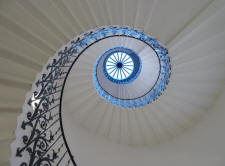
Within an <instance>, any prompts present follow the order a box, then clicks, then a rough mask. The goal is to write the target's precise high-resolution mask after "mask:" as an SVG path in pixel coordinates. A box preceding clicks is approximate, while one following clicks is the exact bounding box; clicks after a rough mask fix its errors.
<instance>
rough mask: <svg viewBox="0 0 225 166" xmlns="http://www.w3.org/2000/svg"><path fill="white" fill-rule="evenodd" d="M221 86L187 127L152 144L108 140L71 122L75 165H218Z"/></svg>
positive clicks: (224, 107)
mask: <svg viewBox="0 0 225 166" xmlns="http://www.w3.org/2000/svg"><path fill="white" fill-rule="evenodd" d="M224 101H225V89H224V91H223V93H222V95H221V96H220V97H219V99H218V100H217V102H216V103H215V105H214V106H213V107H212V109H211V110H210V111H209V112H208V113H207V114H206V115H205V116H204V117H203V119H202V120H201V121H200V122H199V124H197V125H196V126H195V127H194V128H192V129H191V130H190V131H187V132H185V133H184V134H183V135H181V136H179V137H177V138H175V139H173V140H171V141H170V142H167V143H164V144H161V145H159V146H156V147H152V148H147V147H146V148H145V147H142V148H141V147H126V146H124V145H119V144H115V143H113V142H108V141H106V140H104V139H102V138H100V137H97V136H94V135H91V134H90V133H87V132H86V131H84V130H81V129H80V128H76V127H74V126H73V131H74V132H73V134H72V135H71V137H73V138H76V139H72V138H69V139H70V140H73V142H69V144H73V145H72V146H70V147H75V149H72V153H73V154H74V157H75V160H76V162H77V164H78V165H79V166H87V165H92V166H103V165H105V166H115V165H119V166H128V165H129V166H136V165H140V166H149V165H153V166H165V165H168V166H181V165H182V166H222V165H224V163H225V120H224V117H225V102H224Z"/></svg>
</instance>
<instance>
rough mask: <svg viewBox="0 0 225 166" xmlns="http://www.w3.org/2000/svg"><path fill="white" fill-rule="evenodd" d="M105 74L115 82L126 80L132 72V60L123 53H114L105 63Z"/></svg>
mask: <svg viewBox="0 0 225 166" xmlns="http://www.w3.org/2000/svg"><path fill="white" fill-rule="evenodd" d="M105 67H106V71H107V73H108V74H109V75H110V76H111V77H112V78H113V79H116V80H124V79H126V78H128V77H129V76H130V75H131V74H132V73H133V71H134V62H133V60H132V58H131V57H130V56H129V55H128V54H126V53H124V52H115V53H113V54H112V55H110V56H109V57H108V59H107V61H106V66H105Z"/></svg>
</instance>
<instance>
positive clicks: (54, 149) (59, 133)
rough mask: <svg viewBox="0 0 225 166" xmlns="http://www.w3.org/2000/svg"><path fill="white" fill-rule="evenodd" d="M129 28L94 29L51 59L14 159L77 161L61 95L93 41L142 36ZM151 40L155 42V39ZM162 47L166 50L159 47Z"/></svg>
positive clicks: (34, 163) (33, 164) (28, 163)
mask: <svg viewBox="0 0 225 166" xmlns="http://www.w3.org/2000/svg"><path fill="white" fill-rule="evenodd" d="M128 29H129V28H128V27H117V26H105V27H101V28H99V29H95V30H91V31H89V32H88V33H84V34H82V35H80V36H79V37H77V38H76V39H74V40H72V41H71V42H70V43H68V44H67V45H66V46H65V47H64V48H63V49H62V50H61V51H59V52H58V53H57V54H56V55H55V56H54V57H53V58H52V60H49V62H48V64H47V65H46V67H45V68H44V69H43V71H42V74H41V75H39V76H38V77H37V79H36V81H35V83H34V84H33V86H32V90H31V93H30V94H29V95H28V96H27V99H26V102H25V104H24V106H23V114H22V115H21V116H20V117H19V118H21V119H22V120H21V121H20V122H19V118H18V127H17V130H16V137H17V138H16V141H14V143H13V144H12V146H11V147H12V154H13V155H12V157H11V163H16V164H17V165H20V166H39V165H45V166H52V165H63V166H68V165H76V163H75V161H74V158H73V156H72V154H71V152H70V149H69V146H68V145H67V142H66V138H65V135H64V131H63V123H62V119H61V99H62V95H63V89H64V85H65V83H66V79H67V76H68V74H69V72H70V69H71V68H72V66H73V65H74V64H75V62H76V60H77V58H79V56H80V55H82V53H83V52H84V51H85V50H86V49H87V48H88V47H89V46H91V45H92V44H94V43H96V42H98V41H100V40H102V39H104V38H108V37H110V36H115V35H117V36H127V35H129V36H132V37H134V38H140V37H141V36H140V34H141V33H140V32H138V31H137V30H133V29H130V30H129V31H128ZM127 33H129V34H127ZM144 37H146V35H145V36H144ZM151 42H153V44H154V39H151ZM155 44H156V45H157V43H155ZM158 51H160V52H163V51H166V50H164V49H161V48H159V49H158ZM161 55H162V60H163V61H169V59H168V57H164V56H163V53H162V54H161ZM168 77H169V75H168ZM165 83H167V80H166V82H165ZM161 86H162V85H161Z"/></svg>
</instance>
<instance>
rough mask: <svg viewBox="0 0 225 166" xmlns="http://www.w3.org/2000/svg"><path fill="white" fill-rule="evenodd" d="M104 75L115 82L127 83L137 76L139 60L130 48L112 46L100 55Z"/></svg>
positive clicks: (139, 66) (139, 67) (139, 68)
mask: <svg viewBox="0 0 225 166" xmlns="http://www.w3.org/2000/svg"><path fill="white" fill-rule="evenodd" d="M101 60H102V61H103V65H102V70H103V72H104V75H105V77H107V78H108V79H109V80H110V81H112V82H113V83H117V84H127V83H130V82H132V81H133V80H135V79H136V78H137V76H138V75H139V73H140V70H141V60H140V58H139V56H138V55H137V54H136V53H135V52H134V51H133V50H131V49H129V48H125V47H113V48H110V49H109V50H107V51H105V52H104V53H103V54H102V56H100V58H99V61H98V62H97V63H99V62H100V61H101Z"/></svg>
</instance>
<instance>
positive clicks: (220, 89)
mask: <svg viewBox="0 0 225 166" xmlns="http://www.w3.org/2000/svg"><path fill="white" fill-rule="evenodd" d="M104 25H125V26H130V27H134V28H138V29H140V30H143V32H144V33H147V34H150V35H151V36H154V37H155V38H157V39H158V40H159V41H160V42H161V43H163V44H164V45H165V47H166V48H167V49H168V51H169V56H170V57H171V65H172V71H171V72H172V75H171V78H170V83H169V84H168V87H167V89H166V91H165V92H164V94H163V95H162V96H160V98H159V99H158V100H157V101H156V102H154V103H152V104H149V105H148V106H146V107H143V108H140V109H132V110H130V109H127V108H120V107H116V106H114V105H112V104H109V103H107V102H105V100H103V99H102V98H101V97H99V95H98V93H97V92H96V89H95V88H93V87H94V84H93V80H92V75H91V74H92V72H93V66H92V65H93V61H94V58H85V56H84V57H81V58H80V60H79V61H78V65H77V66H75V68H74V71H76V72H73V74H72V76H71V78H69V81H68V85H67V86H66V87H65V92H68V93H67V95H65V96H64V100H65V103H66V104H65V105H66V107H63V108H64V109H68V110H69V109H71V108H73V109H71V110H70V111H69V114H65V116H64V117H66V118H67V119H68V121H69V122H71V121H74V123H69V122H68V123H65V126H67V127H68V128H69V127H70V126H71V125H75V126H74V131H75V132H74V133H73V134H71V138H74V139H75V140H76V141H74V142H71V143H70V144H72V145H73V147H74V150H72V151H73V152H74V153H75V154H76V155H75V156H74V158H75V161H77V164H78V165H91V164H92V165H109V166H111V165H149V163H151V162H152V163H153V165H156V166H162V165H165V164H167V165H184V166H186V165H193V166H197V165H200V166H201V165H204V166H211V165H215V166H220V165H224V164H225V159H224V158H225V157H224V156H225V146H224V145H225V143H224V142H225V141H224V140H225V134H224V127H223V126H224V125H225V122H224V117H225V116H224V115H225V113H224V110H225V104H224V101H225V86H224V85H225V1H224V0H189V1H187V0H168V1H164V0H139V1H138V0H122V1H121V0H112V1H111V0H75V1H74V0H62V1H61V0H55V1H54V0H38V1H37V0H0V165H1V166H5V165H10V163H9V159H10V156H11V152H10V144H11V143H12V142H13V141H14V140H15V139H16V137H15V129H16V127H17V117H18V116H19V115H20V114H21V113H22V106H23V103H24V101H25V96H26V93H27V92H28V91H30V90H31V88H32V83H33V82H34V80H35V78H36V75H37V74H38V73H40V72H41V71H42V68H43V66H44V65H45V64H46V63H47V62H48V59H49V58H50V57H52V56H53V55H54V54H55V53H56V52H57V51H58V50H60V49H61V47H62V46H63V45H65V44H66V43H68V42H69V41H70V40H71V39H73V38H74V37H75V36H78V35H79V34H81V33H83V32H86V31H88V30H89V29H94V28H96V27H101V26H104ZM109 44H110V43H109ZM79 63H80V64H79ZM77 71H79V72H77ZM71 88H73V89H75V90H76V91H75V92H73V93H72V92H70V89H71ZM90 110H91V111H90ZM71 130H72V129H71ZM68 137H70V136H68ZM104 148H107V149H109V150H108V152H107V153H105V151H104ZM104 155H105V156H104ZM99 157H102V158H101V159H102V161H101V162H102V163H101V162H99V161H98V160H99ZM120 158H123V159H120ZM148 160H149V161H148ZM141 162H143V163H141ZM147 163H148V164H147ZM71 164H72V163H71Z"/></svg>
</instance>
